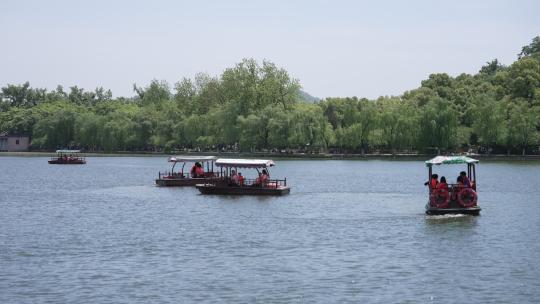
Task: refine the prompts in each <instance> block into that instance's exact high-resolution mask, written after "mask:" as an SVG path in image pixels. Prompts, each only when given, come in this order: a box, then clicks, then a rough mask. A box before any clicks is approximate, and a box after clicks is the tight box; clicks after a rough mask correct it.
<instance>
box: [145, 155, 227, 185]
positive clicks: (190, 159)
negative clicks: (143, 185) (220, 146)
mask: <svg viewBox="0 0 540 304" xmlns="http://www.w3.org/2000/svg"><path fill="white" fill-rule="evenodd" d="M215 160H216V157H215V156H172V157H169V159H168V162H170V163H172V164H173V165H172V168H171V171H169V172H159V173H158V178H157V179H156V185H158V186H164V187H182V186H195V185H196V184H200V183H202V182H204V181H205V179H207V178H214V177H217V176H218V173H217V172H214V161H215ZM178 163H182V168H181V169H180V171H179V172H175V171H174V168H175V167H176V165H177V164H178ZM187 163H193V167H192V168H191V170H190V171H189V172H184V169H185V166H186V164H187ZM205 167H206V170H205V169H204V168H205ZM197 168H199V169H197Z"/></svg>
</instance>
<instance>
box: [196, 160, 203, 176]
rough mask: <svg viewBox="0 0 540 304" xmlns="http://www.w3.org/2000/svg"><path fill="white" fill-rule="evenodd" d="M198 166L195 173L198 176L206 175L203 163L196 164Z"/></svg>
mask: <svg viewBox="0 0 540 304" xmlns="http://www.w3.org/2000/svg"><path fill="white" fill-rule="evenodd" d="M196 166H197V167H196V168H195V173H196V175H197V177H204V169H203V167H202V165H201V163H197V164H196Z"/></svg>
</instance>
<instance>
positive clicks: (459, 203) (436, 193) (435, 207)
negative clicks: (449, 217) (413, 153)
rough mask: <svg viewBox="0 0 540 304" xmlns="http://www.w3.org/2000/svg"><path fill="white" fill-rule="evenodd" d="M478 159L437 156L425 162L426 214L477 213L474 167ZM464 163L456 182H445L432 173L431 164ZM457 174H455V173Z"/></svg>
mask: <svg viewBox="0 0 540 304" xmlns="http://www.w3.org/2000/svg"><path fill="white" fill-rule="evenodd" d="M478 162H479V161H478V160H477V159H474V158H470V157H467V156H437V157H435V158H432V159H430V160H427V161H426V162H425V164H426V166H427V167H428V174H429V181H428V182H427V183H426V184H425V185H427V186H428V188H429V197H428V203H427V204H426V214H430V215H431V214H471V215H479V214H480V210H481V208H480V207H479V206H478V193H477V192H476V191H477V181H476V167H475V165H476V164H478ZM454 164H465V165H467V171H461V172H460V173H459V175H458V177H457V181H456V183H446V178H444V180H443V177H441V181H439V179H438V178H439V177H438V174H434V173H433V166H440V165H454ZM456 175H457V174H456Z"/></svg>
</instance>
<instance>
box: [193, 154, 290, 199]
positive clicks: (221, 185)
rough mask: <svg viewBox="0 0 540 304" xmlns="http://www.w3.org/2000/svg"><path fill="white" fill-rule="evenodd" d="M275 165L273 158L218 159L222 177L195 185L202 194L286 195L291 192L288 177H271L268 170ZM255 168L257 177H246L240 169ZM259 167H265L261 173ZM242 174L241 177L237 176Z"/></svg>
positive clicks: (217, 163)
mask: <svg viewBox="0 0 540 304" xmlns="http://www.w3.org/2000/svg"><path fill="white" fill-rule="evenodd" d="M274 165H275V163H274V161H273V160H265V159H227V158H220V159H218V160H216V166H218V167H220V168H221V171H220V177H219V178H213V179H205V180H204V183H200V184H197V185H196V186H195V187H197V189H199V191H200V192H201V193H202V194H228V195H286V194H289V193H290V192H291V188H290V187H288V186H287V179H286V178H285V179H270V178H269V173H268V170H269V168H270V167H273V166H274ZM239 168H240V169H242V168H244V169H255V170H256V171H257V173H258V175H259V177H258V178H256V179H244V178H243V176H241V174H240V173H237V172H238V169H239ZM259 169H263V172H262V173H261V172H260V171H259ZM235 174H240V177H241V178H240V179H238V178H237V176H235Z"/></svg>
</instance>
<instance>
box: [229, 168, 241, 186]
mask: <svg viewBox="0 0 540 304" xmlns="http://www.w3.org/2000/svg"><path fill="white" fill-rule="evenodd" d="M230 179H231V182H230V186H238V185H240V178H239V176H238V174H236V171H235V170H231V176H230Z"/></svg>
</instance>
